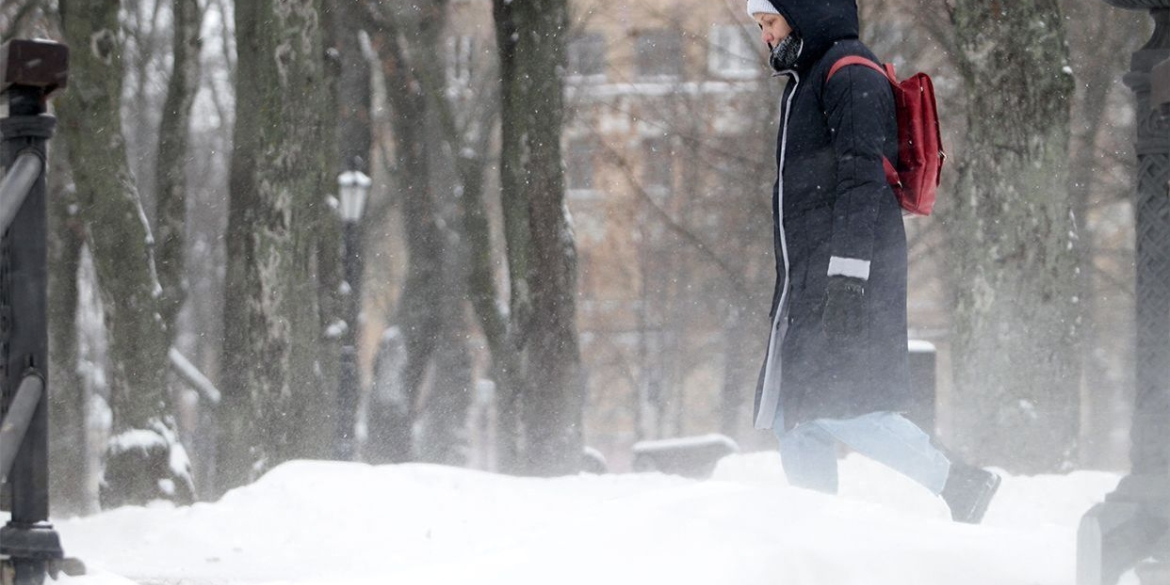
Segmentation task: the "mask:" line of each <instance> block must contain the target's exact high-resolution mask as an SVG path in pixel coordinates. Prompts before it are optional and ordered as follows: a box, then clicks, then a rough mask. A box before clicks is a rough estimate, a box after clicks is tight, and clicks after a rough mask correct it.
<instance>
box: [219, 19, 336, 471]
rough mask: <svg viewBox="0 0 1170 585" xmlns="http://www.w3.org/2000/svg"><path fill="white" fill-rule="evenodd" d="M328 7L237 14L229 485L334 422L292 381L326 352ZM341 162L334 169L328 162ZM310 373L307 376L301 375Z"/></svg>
mask: <svg viewBox="0 0 1170 585" xmlns="http://www.w3.org/2000/svg"><path fill="white" fill-rule="evenodd" d="M319 6H320V3H319V2H318V0H297V1H294V2H273V1H257V2H237V3H236V5H235V24H236V31H237V34H236V41H237V43H238V47H239V49H238V61H237V74H236V104H237V107H236V112H237V115H236V125H235V129H234V133H233V137H234V138H233V142H234V147H233V148H234V150H233V155H232V168H231V185H230V190H231V201H230V204H229V216H228V228H227V246H228V248H227V280H226V286H225V306H224V336H225V339H224V346H223V353H222V359H221V362H220V366H221V375H220V382H221V386H222V388H221V390H222V391H223V394H224V404H223V406H224V408H223V409H222V411H221V415H220V432H219V441H220V442H219V446H220V451H219V478H218V479H219V485H220V488H221V489H226V488H230V487H234V486H238V485H241V484H244V483H247V482H248V481H250V479H251V478H253V477H254V475H255V474H256V473H257V472H259V471H263V470H264V469H267V468H269V467H271V466H273V465H276V464H279V463H281V462H283V461H285V460H287V459H289V458H291V457H293V456H295V455H296V454H297V453H298V452H299V449H300V448H301V447H303V445H301V444H300V443H299V442H298V441H297V435H298V433H300V432H302V431H303V430H304V429H306V428H310V426H309V425H312V426H314V427H321V426H325V425H326V424H327V421H328V413H329V412H330V411H328V410H322V409H315V411H313V410H310V409H308V408H306V406H307V405H310V404H313V403H312V400H315V399H317V398H319V397H314V396H312V395H311V393H308V394H306V393H305V392H304V390H303V389H304V387H305V385H303V382H304V380H302V381H301V382H302V383H301V384H298V383H296V381H295V380H294V379H292V378H293V376H292V374H291V373H292V372H293V371H294V363H293V361H294V355H306V354H310V355H311V353H312V352H304V353H298V352H296V347H298V346H301V344H313V345H315V344H316V342H317V340H318V336H315V335H312V331H313V329H314V328H316V327H318V326H319V323H318V312H317V302H316V301H317V288H316V286H315V284H314V283H315V274H314V273H313V270H312V268H313V251H314V250H315V249H316V239H315V231H314V225H315V224H314V222H315V221H316V220H317V218H318V217H319V215H318V214H320V213H321V210H322V208H323V207H324V206H323V202H322V200H321V193H322V191H321V189H322V187H323V185H322V181H323V176H324V173H323V172H322V168H323V167H324V165H325V164H326V159H325V158H324V157H325V156H327V155H323V154H322V152H321V150H320V149H319V148H318V147H319V144H320V142H321V139H322V136H323V131H322V128H321V117H322V113H323V110H324V108H323V107H322V106H321V103H320V101H319V100H320V99H323V96H324V95H325V94H327V93H328V92H327V91H326V90H323V89H322V88H321V87H320V86H321V84H322V80H323V63H322V58H323V45H322V36H321V35H322V31H321V24H320V22H321V19H320V10H319ZM329 160H331V159H329ZM297 365H304V364H297Z"/></svg>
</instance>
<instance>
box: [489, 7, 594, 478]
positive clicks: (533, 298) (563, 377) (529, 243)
mask: <svg viewBox="0 0 1170 585" xmlns="http://www.w3.org/2000/svg"><path fill="white" fill-rule="evenodd" d="M492 7H493V17H494V20H495V23H496V43H497V46H498V49H499V59H500V79H501V91H500V100H501V110H500V111H501V114H500V122H501V126H502V149H503V150H502V153H501V164H500V187H501V190H502V195H501V196H502V200H503V208H504V226H505V228H504V229H505V234H506V239H507V243H508V269H509V274H510V283H511V303H510V305H511V319H512V322H511V325H510V326H511V328H512V329H513V331H515V332H517V333H518V334H517V337H516V339H521V340H523V343H524V346H523V347H524V351H525V353H526V357H527V372H528V376H527V380H526V387H525V388H524V389H523V393H522V394H520V396H519V397H518V401H517V403H513V404H509V403H508V402H509V401H507V400H506V401H505V405H506V406H505V408H504V412H503V415H505V416H515V414H516V413H515V411H511V412H509V411H508V409H509V408H514V407H515V406H518V407H519V420H520V422H521V423H522V425H523V442H522V450H521V451H519V452H520V454H521V459H520V460H519V461H515V462H512V463H513V464H514V465H516V468H517V469H518V470H522V471H524V472H527V473H533V474H559V473H569V472H574V471H576V470H577V469H578V468H579V466H580V459H581V451H582V428H581V425H582V411H583V407H584V401H585V397H584V388H585V385H584V379H583V375H584V374H583V371H582V369H581V356H580V349H579V345H578V339H577V332H576V302H575V299H574V296H575V292H576V287H577V273H576V271H577V253H576V245H575V242H574V238H573V234H572V232H571V230H570V229H569V225H568V218H567V217H566V216H565V203H564V196H565V183H564V173H563V170H562V166H561V147H560V141H561V130H562V126H563V122H564V102H563V100H564V98H563V92H564V88H563V83H564V82H563V79H562V73H561V71H562V70H563V68H564V66H565V32H566V31H567V30H568V16H569V15H568V5H567V2H566V0H534V1H532V2H523V3H517V2H511V1H509V0H493V3H492Z"/></svg>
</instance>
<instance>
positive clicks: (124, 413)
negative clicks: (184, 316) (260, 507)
mask: <svg viewBox="0 0 1170 585" xmlns="http://www.w3.org/2000/svg"><path fill="white" fill-rule="evenodd" d="M60 12H61V20H62V30H63V31H64V34H65V39H66V42H67V43H68V44H69V45H70V46H72V47H86V48H88V50H75V51H73V53H72V55H71V61H72V63H71V72H70V85H71V87H70V91H69V92H67V93H66V94H65V95H64V97H63V99H62V100H61V102H60V104H59V113H60V118H61V122H62V125H61V127H62V134H63V136H64V138H65V142H66V144H67V147H68V149H69V155H70V166H71V167H72V169H73V177H74V181H75V184H76V186H77V193H78V202H79V205H78V207H79V214H80V217H81V218H82V220H83V221H84V222H85V226H86V230H87V232H88V241H89V242H90V245H91V246H92V250H93V256H94V264H95V267H96V270H97V275H98V285H99V289H100V291H101V297H102V303H103V305H104V307H105V312H106V327H107V332H108V335H109V339H110V346H109V365H110V372H109V383H110V408H111V409H112V411H113V429H112V432H113V437H112V438H111V440H110V443H109V445H108V448H107V453H106V462H105V463H106V467H105V480H104V483H103V490H102V504H103V505H107V506H117V505H121V504H126V503H143V502H145V501H148V500H150V499H155V498H167V499H174V500H176V501H180V502H189V501H191V499H192V495H193V490H192V485H191V478H190V475H189V471H188V469H187V463H186V461H185V458H180V457H178V454H177V453H175V452H174V451H175V449H177V448H179V445H178V435H177V433H176V432H175V422H174V417H173V411H172V408H171V400H170V394H169V392H168V391H167V383H166V373H167V349H168V345H167V342H166V331H165V330H164V329H163V324H162V322H161V321H160V320H159V319H158V318H157V315H158V314H159V312H160V310H161V307H160V306H159V302H158V289H159V283H158V279H157V276H156V274H155V269H154V254H153V250H152V244H153V241H152V238H151V234H150V229H149V226H147V224H146V217H145V214H144V213H143V211H142V206H141V203H140V201H139V198H138V191H137V189H136V188H135V186H134V181H133V180H132V178H131V173H130V167H129V163H128V162H127V158H126V143H125V140H124V139H123V137H122V133H121V127H122V126H121V120H120V118H121V115H120V113H119V110H118V103H119V100H120V99H121V93H122V57H121V47H120V46H119V41H118V38H119V36H118V30H119V25H118V3H117V2H108V1H102V0H83V1H70V2H66V1H64V0H62V1H61V3H60ZM142 446H146V447H147V448H145V449H141V448H139V447H142ZM172 455H175V457H172Z"/></svg>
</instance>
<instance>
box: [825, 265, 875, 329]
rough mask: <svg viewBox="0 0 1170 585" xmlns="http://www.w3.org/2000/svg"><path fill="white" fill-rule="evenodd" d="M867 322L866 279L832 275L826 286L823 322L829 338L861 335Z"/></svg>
mask: <svg viewBox="0 0 1170 585" xmlns="http://www.w3.org/2000/svg"><path fill="white" fill-rule="evenodd" d="M864 323H865V281H864V280H861V279H860V278H852V277H849V276H830V277H829V285H828V286H827V287H825V310H824V313H822V315H821V324H822V325H823V326H824V328H825V334H826V335H828V336H829V339H836V340H841V339H849V338H853V337H856V336H858V335H861V331H862V328H863V327H864Z"/></svg>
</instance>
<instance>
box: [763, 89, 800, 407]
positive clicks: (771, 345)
mask: <svg viewBox="0 0 1170 585" xmlns="http://www.w3.org/2000/svg"><path fill="white" fill-rule="evenodd" d="M792 79H793V82H794V83H795V85H793V86H792V92H791V93H789V94H788V100H787V101H786V102H785V104H784V121H783V123H782V124H781V134H780V164H779V165H777V169H776V181H777V193H776V198H777V200H776V217H775V220H776V225H777V226H779V229H780V254H781V256H782V257H783V260H784V289H783V290H782V291H780V304H779V305H777V306H776V316H775V317H774V318H773V320H772V330H771V332H770V333H769V334H768V355H767V357H766V358H765V362H764V387H763V388H762V389H761V392H762V395H761V396H760V411H759V412H758V413H756V421H755V423H756V424H755V426H756V428H757V429H769V428H772V423H773V420H774V419H775V417H776V408H777V407H778V406H779V404H780V382H779V380H778V379H776V378H778V377H779V375H780V372H779V371H777V372H775V374H774V373H773V369H775V370H780V369H781V368H780V367H776V368H773V367H772V366H773V360H774V359H775V358H776V352H778V351H779V348H778V346H779V345H781V344H782V343H783V342H784V336H785V334H786V333H787V329H788V323H787V315H788V310H787V304H788V286H789V278H788V276H789V274H788V237H787V236H786V235H785V233H784V162H785V160H786V158H787V156H788V119H789V118H790V117H791V116H792V99H793V98H795V97H796V90H797V89H799V88H800V75H799V74H798V73H796V72H795V71H793V72H792ZM777 333H779V335H777ZM776 365H777V366H780V364H779V362H777V363H776ZM774 379H776V381H775V384H773V380H774ZM773 385H774V386H775V391H772V392H770V390H771V389H772V387H773Z"/></svg>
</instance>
